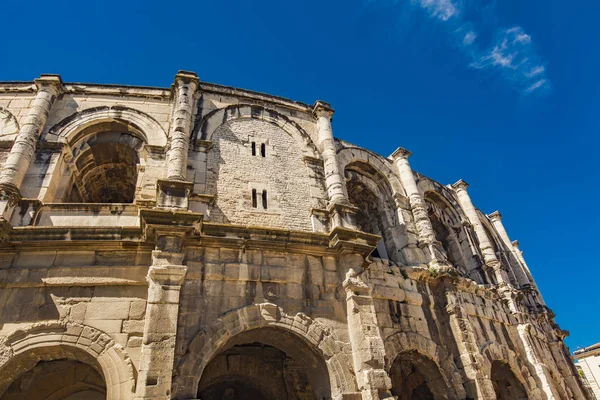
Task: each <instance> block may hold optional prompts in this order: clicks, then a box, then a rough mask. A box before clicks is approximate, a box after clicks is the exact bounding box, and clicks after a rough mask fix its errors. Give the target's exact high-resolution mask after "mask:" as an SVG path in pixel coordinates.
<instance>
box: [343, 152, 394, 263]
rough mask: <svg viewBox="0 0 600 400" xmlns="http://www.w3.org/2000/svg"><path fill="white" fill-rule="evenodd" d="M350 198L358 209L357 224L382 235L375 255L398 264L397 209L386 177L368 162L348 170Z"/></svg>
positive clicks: (363, 228)
mask: <svg viewBox="0 0 600 400" xmlns="http://www.w3.org/2000/svg"><path fill="white" fill-rule="evenodd" d="M345 173H346V178H347V182H346V188H347V190H348V198H349V199H350V203H352V204H353V205H354V206H355V207H356V208H357V209H358V211H357V213H356V224H357V227H358V228H359V229H360V230H362V231H363V232H367V233H372V234H375V235H379V236H381V240H380V242H379V244H378V245H377V248H376V249H375V250H374V251H373V253H372V256H373V257H377V258H382V259H389V260H393V261H398V249H399V248H400V247H399V246H398V244H397V243H396V240H397V239H398V238H397V235H398V232H396V229H397V225H398V224H397V210H396V205H395V203H394V200H393V198H392V195H391V189H390V188H389V186H388V184H387V183H386V182H385V180H384V178H383V177H382V176H381V174H380V173H379V172H377V171H376V170H375V169H374V168H373V167H371V166H370V165H367V164H366V163H362V162H360V163H359V162H357V163H354V164H349V165H348V167H347V168H346V172H345Z"/></svg>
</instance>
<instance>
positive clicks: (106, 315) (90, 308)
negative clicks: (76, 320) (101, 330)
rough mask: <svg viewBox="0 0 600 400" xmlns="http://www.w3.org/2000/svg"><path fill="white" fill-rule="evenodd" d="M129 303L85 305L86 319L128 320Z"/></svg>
mask: <svg viewBox="0 0 600 400" xmlns="http://www.w3.org/2000/svg"><path fill="white" fill-rule="evenodd" d="M130 304H131V303H130V302H129V301H111V302H91V303H88V305H87V310H86V319H105V320H113V319H119V320H123V319H128V318H129V307H130Z"/></svg>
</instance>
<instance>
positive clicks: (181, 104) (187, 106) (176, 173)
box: [167, 71, 198, 181]
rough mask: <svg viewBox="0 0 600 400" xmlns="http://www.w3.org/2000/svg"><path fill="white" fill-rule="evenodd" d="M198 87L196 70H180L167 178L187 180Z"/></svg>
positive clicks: (177, 79) (177, 77) (176, 87)
mask: <svg viewBox="0 0 600 400" xmlns="http://www.w3.org/2000/svg"><path fill="white" fill-rule="evenodd" d="M197 89H198V77H197V76H196V74H195V73H194V72H187V71H179V73H178V74H177V75H175V83H174V84H173V89H172V90H173V93H174V96H173V120H172V122H171V131H170V138H171V148H170V149H169V152H168V154H167V160H168V162H167V179H172V180H179V181H185V180H186V179H187V177H186V170H187V160H188V150H189V147H190V135H191V128H192V118H193V114H194V95H195V94H196V90H197Z"/></svg>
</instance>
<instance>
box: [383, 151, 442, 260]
mask: <svg viewBox="0 0 600 400" xmlns="http://www.w3.org/2000/svg"><path fill="white" fill-rule="evenodd" d="M411 154H412V153H411V152H410V151H408V150H406V149H403V148H402V147H398V148H397V149H396V151H394V152H393V153H392V159H393V160H394V165H395V166H396V170H397V171H398V174H399V175H400V182H402V186H403V187H404V190H406V196H407V197H408V202H409V205H410V209H411V211H412V214H413V218H414V220H415V225H416V227H417V233H418V235H419V246H420V247H421V248H424V249H426V250H427V253H428V254H429V260H428V262H429V263H430V266H431V267H433V268H436V269H437V268H439V266H440V262H443V261H445V260H444V257H443V253H442V250H441V244H440V243H438V242H437V241H436V239H435V233H434V231H433V226H432V225H431V220H430V219H429V215H428V213H427V206H426V205H425V201H424V200H423V198H422V197H421V193H420V192H419V188H418V187H417V181H416V180H415V175H414V174H413V171H412V168H411V167H410V164H409V163H408V157H410V155H411Z"/></svg>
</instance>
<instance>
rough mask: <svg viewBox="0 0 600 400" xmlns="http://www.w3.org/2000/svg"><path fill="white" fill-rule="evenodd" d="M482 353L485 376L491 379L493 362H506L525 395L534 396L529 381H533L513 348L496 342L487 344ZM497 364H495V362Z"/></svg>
mask: <svg viewBox="0 0 600 400" xmlns="http://www.w3.org/2000/svg"><path fill="white" fill-rule="evenodd" d="M482 355H483V359H482V360H483V365H482V369H483V373H484V375H485V376H488V377H490V379H492V368H493V366H494V363H495V362H496V363H502V364H506V366H507V367H508V368H509V369H510V371H511V373H512V374H513V375H514V376H515V379H516V380H517V381H518V382H519V384H520V385H521V386H522V387H523V388H524V390H525V392H526V394H527V396H531V397H532V398H536V397H535V396H533V391H534V390H535V388H533V387H531V385H530V382H532V381H534V379H533V376H532V375H531V373H530V371H529V369H528V367H527V365H525V364H524V363H522V362H521V359H520V358H519V356H518V355H517V353H515V352H514V351H513V350H511V349H509V348H508V347H507V346H501V345H499V344H498V343H495V342H494V343H490V344H488V345H487V346H486V347H485V348H484V350H483V351H482ZM496 365H497V364H496Z"/></svg>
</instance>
